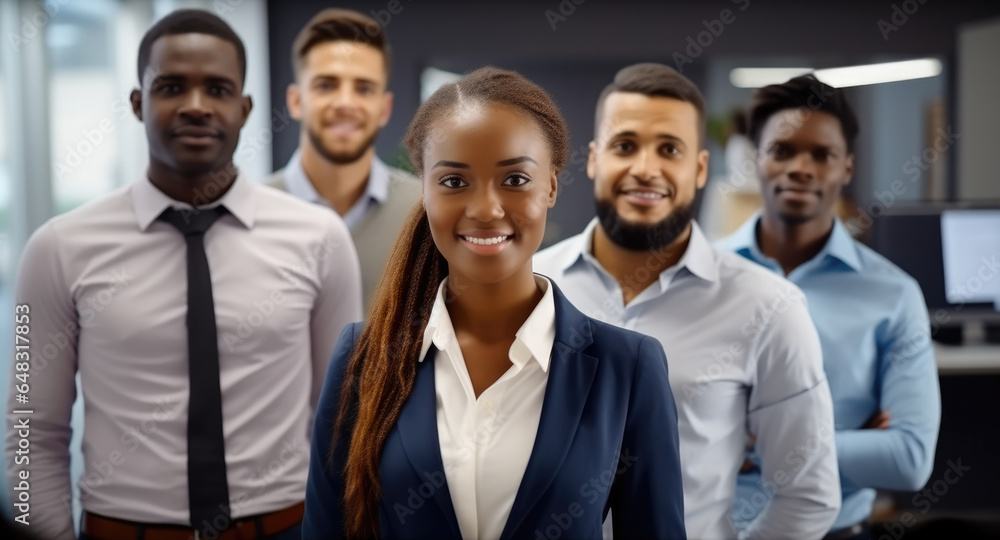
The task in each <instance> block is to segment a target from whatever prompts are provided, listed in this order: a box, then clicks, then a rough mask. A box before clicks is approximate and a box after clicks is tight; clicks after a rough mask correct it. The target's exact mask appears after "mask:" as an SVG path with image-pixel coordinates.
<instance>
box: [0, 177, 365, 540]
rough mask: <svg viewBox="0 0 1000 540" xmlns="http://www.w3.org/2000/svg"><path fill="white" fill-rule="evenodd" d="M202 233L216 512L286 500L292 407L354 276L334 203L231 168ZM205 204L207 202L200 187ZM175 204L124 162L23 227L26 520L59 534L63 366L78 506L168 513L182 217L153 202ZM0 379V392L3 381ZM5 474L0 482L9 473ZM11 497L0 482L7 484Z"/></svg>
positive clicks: (321, 357) (181, 445)
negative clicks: (214, 370) (211, 357)
mask: <svg viewBox="0 0 1000 540" xmlns="http://www.w3.org/2000/svg"><path fill="white" fill-rule="evenodd" d="M216 204H221V205H223V206H225V207H226V209H227V210H229V214H227V215H224V216H223V217H221V218H220V219H219V220H218V221H217V222H215V224H214V225H213V226H212V227H211V228H210V229H209V230H208V232H207V233H206V235H205V240H204V242H205V252H206V254H207V257H208V263H209V267H210V269H211V274H212V295H213V297H214V302H215V314H216V324H217V327H218V346H219V370H220V385H221V390H222V409H223V418H224V436H225V446H226V475H227V479H228V483H229V496H230V505H231V512H232V516H233V517H234V518H237V517H241V516H247V515H254V514H260V513H264V512H271V511H274V510H278V509H281V508H284V507H287V506H291V505H293V504H295V503H297V502H299V501H301V500H302V499H303V497H304V494H305V484H306V474H307V470H308V459H309V431H310V419H311V417H312V411H313V408H314V407H315V404H316V401H317V399H318V397H319V392H320V389H321V386H322V383H323V380H324V374H325V372H326V368H327V365H328V363H329V361H330V355H331V354H332V351H333V348H334V345H335V341H336V339H337V336H338V335H339V334H340V330H341V328H342V327H343V326H344V325H345V324H347V323H349V322H353V321H357V320H360V319H361V294H360V286H361V278H360V270H359V268H358V261H357V255H356V253H355V250H354V246H353V244H352V242H351V238H350V235H349V233H348V230H347V227H346V226H345V225H344V223H343V221H342V220H341V219H340V218H339V217H337V216H336V215H335V214H334V213H332V212H329V211H327V210H325V209H323V208H319V207H316V206H313V205H310V204H308V203H306V202H303V201H300V200H298V199H296V198H295V197H293V196H291V195H289V194H286V193H282V192H280V191H278V190H276V189H273V188H269V187H265V186H261V185H257V184H254V183H252V182H250V181H249V180H247V179H245V178H238V179H237V180H236V181H235V183H234V184H233V185H232V187H231V188H230V189H229V190H228V191H227V192H226V194H225V195H224V196H223V197H222V198H221V199H220V200H219V201H217V203H216ZM209 206H212V205H209ZM167 207H175V208H190V205H187V204H185V203H181V202H178V201H175V200H172V199H170V198H168V197H167V196H166V195H165V194H163V193H162V192H161V191H159V190H158V189H157V188H156V187H154V186H153V185H152V183H150V182H149V180H148V179H142V180H140V181H138V182H135V183H133V184H132V185H130V186H126V187H123V188H121V189H118V190H116V191H115V192H113V193H111V194H110V195H108V196H106V197H103V198H101V199H100V200H97V201H94V202H92V203H89V204H87V205H85V206H83V207H80V208H78V209H76V210H73V211H71V212H68V213H66V214H64V215H61V216H58V217H56V218H53V219H51V220H50V221H48V222H47V223H45V224H44V225H42V226H41V227H40V228H39V229H38V230H37V231H36V232H35V233H34V234H33V235H32V237H31V239H30V240H29V241H28V244H27V246H26V247H25V251H24V255H23V258H22V261H21V266H20V269H19V271H18V287H17V302H18V303H26V304H28V305H29V306H30V316H31V333H30V339H31V346H32V349H31V350H32V356H31V358H32V359H31V364H32V371H31V372H30V373H31V375H30V383H31V388H30V394H29V398H30V403H29V404H27V405H21V404H15V403H14V401H13V399H11V400H10V403H9V406H8V411H10V410H11V409H17V408H20V409H25V408H30V409H32V410H33V411H34V412H33V414H31V415H30V416H29V418H30V423H31V456H30V458H31V462H30V465H29V466H20V465H15V464H14V461H13V453H12V452H13V449H14V448H16V447H17V440H16V433H17V431H16V430H15V429H11V427H12V424H13V422H14V416H13V415H12V414H10V413H8V417H7V418H8V422H7V440H6V447H7V455H8V460H7V469H8V475H9V478H13V477H11V476H10V475H16V474H18V471H19V470H21V469H24V468H26V469H29V470H30V478H31V503H32V505H31V532H32V533H35V534H38V535H39V536H40V537H45V538H48V537H52V538H70V537H73V522H72V517H71V516H72V514H71V507H70V505H69V504H68V502H69V497H70V496H71V494H70V473H69V471H70V457H69V456H70V455H69V451H68V445H69V441H70V435H71V428H70V411H71V407H72V405H73V401H74V400H75V398H76V386H75V378H76V375H77V373H79V376H80V383H81V388H82V392H83V403H84V411H85V412H84V421H85V423H84V426H85V429H84V433H83V456H84V461H85V468H84V473H83V476H82V477H81V479H80V493H79V494H78V495H77V494H73V496H79V497H80V498H81V502H82V505H83V508H84V509H85V510H87V511H90V512H94V513H97V514H102V515H105V516H109V517H114V518H120V519H125V520H131V521H139V522H151V523H167V524H177V525H186V524H188V523H189V519H190V517H189V511H188V493H187V431H186V426H187V418H188V394H189V379H188V349H187V330H186V327H185V316H186V313H187V293H186V290H187V258H186V247H185V240H184V237H183V235H181V234H180V233H179V232H178V231H177V229H175V228H174V227H173V226H172V225H169V224H167V223H165V222H162V221H158V220H157V219H156V218H157V216H159V214H160V213H161V212H162V211H163V210H164V209H166V208H167ZM13 397H14V396H13V394H12V395H11V398H13ZM11 485H14V483H11ZM15 500H16V499H15Z"/></svg>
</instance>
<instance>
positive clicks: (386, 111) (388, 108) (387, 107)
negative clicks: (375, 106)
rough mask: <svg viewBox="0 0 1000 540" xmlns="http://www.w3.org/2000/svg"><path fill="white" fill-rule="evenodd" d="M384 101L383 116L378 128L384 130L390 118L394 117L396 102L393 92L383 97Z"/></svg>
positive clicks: (379, 120)
mask: <svg viewBox="0 0 1000 540" xmlns="http://www.w3.org/2000/svg"><path fill="white" fill-rule="evenodd" d="M382 100H383V101H382V116H381V117H380V118H379V119H378V127H380V128H384V127H385V125H386V124H388V123H389V118H391V117H392V104H393V101H394V99H393V95H392V92H388V91H387V92H386V93H385V95H384V96H382Z"/></svg>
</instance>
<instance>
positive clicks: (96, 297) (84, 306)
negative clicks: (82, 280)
mask: <svg viewBox="0 0 1000 540" xmlns="http://www.w3.org/2000/svg"><path fill="white" fill-rule="evenodd" d="M134 279H135V276H133V275H131V274H129V273H128V272H127V271H126V270H125V269H124V268H121V269H119V270H112V271H111V283H109V284H108V285H106V286H105V287H103V288H102V289H101V290H99V291H97V292H95V293H94V294H91V295H88V296H87V297H86V298H84V299H83V300H82V301H81V302H80V303H79V304H78V308H79V309H80V326H82V327H84V328H90V327H93V326H95V322H94V319H96V318H97V315H98V314H99V313H102V312H103V311H104V309H105V308H107V307H108V306H110V305H111V303H112V302H113V301H114V299H115V296H116V295H117V294H118V293H120V292H121V291H122V290H123V289H125V287H128V285H129V283H131V282H132V281H133V280H134Z"/></svg>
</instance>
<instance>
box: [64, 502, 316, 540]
mask: <svg viewBox="0 0 1000 540" xmlns="http://www.w3.org/2000/svg"><path fill="white" fill-rule="evenodd" d="M304 513H305V503H298V504H296V505H295V506H290V507H288V508H285V509H284V510H277V511H274V512H269V513H267V514H260V515H256V516H247V517H244V518H239V519H235V520H233V523H232V526H230V527H229V528H228V529H226V530H224V531H222V532H221V533H218V534H216V535H213V538H214V539H215V540H261V539H262V538H265V537H268V536H272V535H275V534H278V533H280V532H283V531H286V530H288V529H290V528H292V527H294V526H295V525H298V524H299V522H301V521H302V515H303V514H304ZM258 531H263V536H260V535H259V534H258ZM83 533H84V534H86V535H87V536H88V537H90V538H93V539H94V540H199V539H200V538H202V537H204V535H202V534H200V533H198V532H197V531H195V530H193V529H190V528H188V527H177V526H171V525H156V524H146V523H136V522H133V521H124V520H120V519H111V518H106V517H103V516H99V515H97V514H91V513H90V512H84V517H83Z"/></svg>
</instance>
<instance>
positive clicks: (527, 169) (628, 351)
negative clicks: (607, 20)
mask: <svg viewBox="0 0 1000 540" xmlns="http://www.w3.org/2000/svg"><path fill="white" fill-rule="evenodd" d="M405 143H406V146H407V149H408V151H409V153H410V159H411V161H412V162H413V164H414V168H415V169H416V171H417V172H418V174H419V175H420V176H421V178H422V180H423V189H424V197H423V204H422V206H421V207H417V208H415V209H414V212H413V213H412V214H411V216H410V220H409V223H408V225H407V227H406V228H405V229H404V230H403V232H402V233H401V235H400V238H399V239H398V241H397V244H396V246H395V248H394V250H393V253H392V255H391V256H390V260H389V264H388V266H387V268H386V272H385V275H383V277H382V282H381V283H380V285H379V288H378V291H377V293H376V297H375V298H374V300H373V303H372V310H371V312H370V314H369V318H368V320H367V322H366V323H365V324H364V325H362V324H360V323H356V324H353V325H349V326H348V327H347V328H345V329H344V331H343V333H342V334H341V336H340V341H339V342H338V344H337V348H336V351H335V352H334V354H333V360H332V363H331V365H330V368H329V371H328V373H327V378H326V381H325V384H324V387H323V393H322V396H321V398H320V403H319V406H318V409H317V415H316V423H315V431H314V433H313V438H312V448H311V455H310V467H309V481H308V487H307V491H306V513H305V518H304V520H303V538H304V539H306V540H312V539H330V538H371V537H381V538H414V539H417V538H427V539H435V540H438V539H448V538H456V539H457V538H462V536H463V534H465V535H466V536H479V534H477V532H476V531H471V532H470V531H469V530H468V529H465V530H463V529H462V528H460V525H459V518H458V517H457V516H456V507H455V502H456V501H455V500H454V499H453V498H452V493H451V491H449V483H448V480H447V474H446V469H445V466H444V461H443V460H442V446H441V443H440V442H439V424H438V415H439V413H440V409H441V408H442V407H448V406H449V405H448V403H449V400H448V399H447V398H448V396H442V395H440V394H439V392H438V391H437V390H436V377H435V358H438V359H439V360H440V359H441V358H446V360H441V361H447V358H448V355H447V354H446V353H442V352H440V351H437V348H436V346H430V347H429V348H425V350H426V353H425V356H423V357H422V349H421V346H422V345H423V340H424V337H425V336H424V334H425V329H427V327H428V320H429V319H430V316H431V311H432V307H434V306H435V305H438V306H442V305H444V306H447V312H448V314H447V315H448V316H450V317H451V319H450V320H452V321H454V323H453V325H454V336H455V337H454V339H455V340H456V341H457V342H458V344H459V346H460V347H461V352H460V355H457V356H461V357H464V359H465V364H464V365H465V366H466V367H467V373H465V371H463V370H457V372H458V373H463V374H464V377H465V383H468V382H469V381H470V380H471V385H472V387H473V388H474V390H475V395H476V398H478V397H479V395H480V394H481V393H482V392H484V391H486V390H488V389H489V387H490V386H491V385H493V384H494V383H496V381H497V380H498V379H499V378H500V377H501V376H502V375H504V374H505V370H506V369H507V368H510V369H511V370H513V367H512V364H511V360H510V359H509V358H508V351H510V353H509V354H510V355H511V358H513V354H514V352H513V350H514V349H513V347H512V344H513V343H514V342H515V339H516V337H515V332H519V327H521V329H522V330H523V327H522V325H523V324H525V321H526V320H527V319H528V317H529V314H530V315H531V316H532V317H533V318H532V320H533V321H537V320H539V319H538V318H534V317H535V315H534V313H536V311H537V308H538V306H540V305H541V301H542V299H543V295H544V293H545V292H546V287H545V286H544V284H545V283H546V282H547V284H548V287H551V297H549V296H545V298H546V299H548V300H549V301H550V302H551V305H552V306H553V307H554V337H552V336H549V339H550V340H551V355H550V358H549V359H548V363H547V366H548V367H547V370H546V371H544V372H543V371H536V372H535V375H536V376H539V375H538V374H540V373H544V374H542V375H540V376H541V377H542V382H543V384H544V395H543V397H542V398H541V410H540V416H539V417H538V418H539V420H538V427H537V431H536V432H535V433H534V434H532V433H515V434H516V435H518V437H517V438H514V437H512V438H511V439H510V440H519V439H520V435H528V436H529V437H527V438H526V439H525V440H533V443H531V446H530V450H529V449H528V447H527V444H525V446H524V450H525V451H526V452H527V451H530V454H526V455H528V459H527V464H526V466H525V467H524V469H523V470H524V472H523V476H521V477H520V482H519V484H516V485H517V486H518V487H517V488H516V491H515V490H511V492H510V493H505V494H501V495H504V496H509V499H507V500H508V502H509V501H511V500H512V503H511V505H510V510H509V514H500V515H501V517H502V516H503V515H506V520H505V521H500V522H499V523H502V524H503V527H502V532H499V537H500V538H504V539H507V538H510V539H514V538H526V539H549V540H555V539H557V538H564V539H568V538H592V539H599V538H601V537H602V523H603V521H604V517H605V516H606V515H607V512H608V510H609V509H613V511H614V516H615V517H614V520H613V526H614V533H615V535H616V536H617V537H618V538H662V539H675V538H680V539H683V538H685V531H684V521H683V516H684V511H683V493H682V489H681V475H680V460H679V453H678V436H677V412H676V408H675V405H674V399H673V394H672V393H671V391H670V385H669V382H668V378H667V362H666V357H665V356H664V353H663V349H662V347H661V346H660V344H659V342H658V341H656V340H655V339H653V338H650V337H647V336H644V335H642V334H638V333H635V332H631V331H628V330H624V329H621V328H617V327H614V326H611V325H607V324H604V323H601V322H598V321H596V320H594V319H591V318H589V317H586V316H584V315H583V314H582V313H580V311H578V310H577V309H576V308H574V307H573V305H572V304H570V302H569V301H568V300H567V299H566V297H565V296H563V294H562V293H561V292H560V291H559V289H558V288H557V287H556V286H555V285H554V284H553V283H551V282H549V281H547V280H546V279H545V278H544V277H542V276H538V275H535V274H533V273H532V271H531V256H532V255H533V254H534V252H535V251H536V250H537V249H538V247H539V245H540V244H541V240H542V236H543V233H544V228H545V215H546V213H547V212H546V210H547V208H551V207H552V205H553V204H554V203H555V195H556V191H557V188H558V182H557V174H558V172H559V170H560V169H561V168H562V167H563V165H564V164H565V160H566V154H567V148H568V134H567V130H566V126H565V123H564V122H563V120H562V118H561V117H560V115H559V112H558V109H557V108H556V106H555V104H554V103H553V102H552V100H551V98H550V97H549V96H548V95H547V94H546V93H545V92H544V91H543V90H541V89H540V88H538V87H537V86H536V85H534V84H533V83H531V82H530V81H528V80H526V79H524V78H523V77H521V76H520V75H518V74H516V73H513V72H509V71H502V70H498V69H495V68H483V69H480V70H477V71H475V72H473V73H471V74H469V75H467V76H465V77H463V78H462V79H461V80H459V81H458V82H457V83H453V84H450V85H446V86H444V87H442V88H441V89H440V90H438V91H437V92H435V94H434V95H433V96H431V97H430V98H429V99H428V100H427V101H426V102H424V104H422V105H421V107H420V109H419V110H418V111H417V114H416V115H415V117H414V119H413V122H412V123H411V125H410V128H409V131H408V133H407V136H406V140H405ZM425 163H426V164H427V166H426V167H425ZM484 231H486V232H488V233H489V234H486V232H484ZM439 287H440V290H439ZM439 292H440V294H441V295H443V296H441V298H440V299H439V298H438V295H439ZM445 297H446V299H445V300H443V301H442V300H441V299H443V298H445ZM533 310H535V311H533ZM548 313H551V311H549V312H548ZM548 320H549V322H550V324H551V320H552V318H551V315H550V317H549V319H548ZM475 329H501V330H504V331H505V332H506V331H507V330H509V332H506V333H509V336H507V335H506V333H504V332H501V333H502V334H503V335H504V336H505V337H504V339H501V340H496V339H493V340H487V339H480V337H481V336H477V335H476V331H475ZM480 333H483V332H482V330H480ZM487 333H488V332H487ZM494 335H495V334H494ZM435 343H436V342H435ZM446 349H447V348H446ZM453 350H454V349H453ZM442 366H443V365H441V366H439V368H440V369H447V368H444V367H442ZM507 380H508V381H509V380H511V378H508V379H507ZM521 380H523V379H518V380H517V381H512V382H516V383H517V384H520V382H519V381H521ZM452 406H454V405H452ZM518 425H520V424H514V425H513V428H514V429H516V428H517V426H518ZM526 429H527V428H526ZM508 433H510V432H508ZM531 435H533V438H532V437H531ZM505 465H510V464H509V463H505ZM482 466H483V467H489V466H490V464H489V463H485V464H483V465H482ZM449 473H450V474H455V473H454V472H453V471H449ZM514 480H515V481H516V478H514ZM511 485H515V484H511ZM491 486H492V484H490V485H486V486H483V489H491ZM453 489H455V488H454V486H453ZM497 489H499V488H497ZM458 502H461V503H463V504H464V503H465V501H462V500H459V501H458ZM464 507H465V508H466V511H468V507H467V506H464ZM478 511H479V512H487V513H488V512H491V511H492V509H486V510H483V509H481V508H480V509H479V510H478ZM466 517H468V516H466ZM472 517H473V518H475V516H472ZM480 517H482V516H480ZM493 517H494V518H495V517H496V516H493ZM473 521H474V519H473ZM480 530H482V529H480ZM499 530H500V527H499V526H498V527H497V528H496V531H499ZM484 534H485V535H487V536H492V535H491V534H487V533H484Z"/></svg>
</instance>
